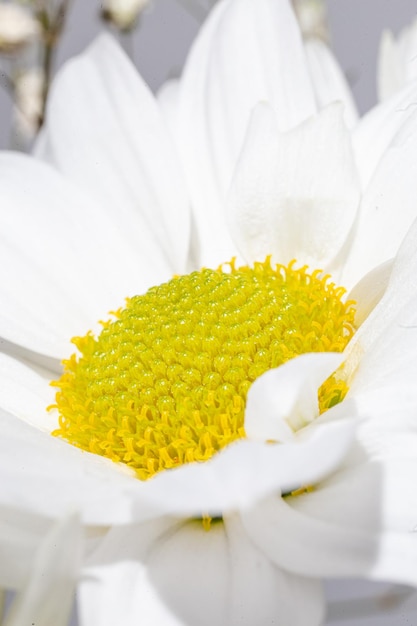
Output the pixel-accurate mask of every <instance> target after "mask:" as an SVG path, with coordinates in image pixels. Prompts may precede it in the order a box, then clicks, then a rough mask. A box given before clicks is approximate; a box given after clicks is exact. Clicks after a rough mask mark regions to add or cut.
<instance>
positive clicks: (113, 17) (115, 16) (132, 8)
mask: <svg viewBox="0 0 417 626" xmlns="http://www.w3.org/2000/svg"><path fill="white" fill-rule="evenodd" d="M149 3H150V0H105V1H104V2H103V12H102V15H103V17H104V19H106V20H108V21H109V22H112V23H113V24H114V25H115V26H117V28H119V29H120V30H129V29H130V28H132V27H133V26H134V25H135V23H136V21H137V19H138V17H139V15H140V14H141V13H142V11H143V9H144V8H145V7H147V6H148V5H149Z"/></svg>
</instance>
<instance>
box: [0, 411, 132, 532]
mask: <svg viewBox="0 0 417 626" xmlns="http://www.w3.org/2000/svg"><path fill="white" fill-rule="evenodd" d="M0 424H1V433H2V436H1V438H0V473H1V476H2V481H1V484H0V506H2V507H10V508H12V509H20V510H21V511H22V513H24V514H25V515H26V514H28V513H29V514H33V515H37V516H41V517H43V518H44V517H50V518H52V519H56V518H58V517H61V516H64V515H66V514H67V513H68V511H69V510H79V511H80V512H81V514H82V517H83V522H85V523H88V522H89V520H90V518H94V520H95V522H97V524H106V523H107V522H108V520H109V517H110V519H111V522H115V523H117V522H119V523H120V522H124V521H126V520H130V519H131V506H132V504H131V496H129V495H128V492H127V491H128V488H129V487H130V485H131V484H132V483H133V484H134V485H135V484H136V482H138V481H136V479H134V478H131V477H130V476H129V475H126V473H123V472H122V471H121V470H119V469H118V468H117V466H115V465H114V464H113V463H111V461H107V460H106V459H104V458H103V457H99V456H97V455H93V454H89V453H88V452H83V451H81V450H79V449H78V448H75V447H74V446H71V445H69V444H67V443H65V442H63V441H61V440H58V439H57V438H55V437H52V436H51V435H49V434H46V433H45V432H41V431H39V430H38V429H35V428H32V427H30V426H29V425H28V424H25V423H24V422H22V421H21V420H19V419H18V418H16V417H11V416H9V415H7V413H4V412H3V411H1V412H0ZM92 513H93V515H92ZM108 514H110V515H108Z"/></svg>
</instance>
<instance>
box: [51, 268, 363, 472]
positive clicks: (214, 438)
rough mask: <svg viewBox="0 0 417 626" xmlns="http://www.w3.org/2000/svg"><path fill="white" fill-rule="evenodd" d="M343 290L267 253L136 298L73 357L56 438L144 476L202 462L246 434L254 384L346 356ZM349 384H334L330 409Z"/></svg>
mask: <svg viewBox="0 0 417 626" xmlns="http://www.w3.org/2000/svg"><path fill="white" fill-rule="evenodd" d="M343 293H344V290H343V289H341V288H337V287H335V285H334V284H333V283H330V282H329V280H328V277H323V276H321V274H320V272H313V273H311V274H309V273H307V270H306V268H305V267H304V268H301V269H295V268H294V267H293V264H290V265H289V266H288V267H284V266H281V265H277V266H274V267H271V264H270V260H269V259H267V260H266V261H265V262H264V263H256V264H255V266H254V267H247V266H245V267H240V268H236V267H235V266H234V263H230V264H228V265H227V266H222V267H221V268H219V269H218V270H208V269H203V270H201V271H199V272H194V273H192V274H189V275H186V276H180V277H176V278H174V279H172V280H171V281H169V282H168V283H165V284H163V285H160V286H159V287H154V288H152V289H150V290H149V291H148V292H147V293H146V294H145V295H143V296H136V297H133V298H131V299H129V300H128V301H127V303H126V307H125V308H124V309H122V310H120V311H119V312H118V313H117V315H116V319H114V320H110V321H109V322H106V323H105V324H103V326H104V327H103V330H102V332H101V334H100V335H99V336H98V337H94V336H93V335H92V334H87V335H86V336H85V337H82V338H79V337H78V338H75V339H73V342H74V343H75V345H76V346H77V348H78V350H79V352H80V355H78V356H76V355H73V356H72V357H71V358H70V359H69V360H68V361H65V362H64V367H65V371H64V374H63V375H62V377H61V379H60V380H59V381H56V382H55V383H53V384H54V385H56V386H57V387H59V391H58V392H57V394H56V406H57V408H58V411H59V414H60V421H59V423H60V428H59V429H58V430H56V431H55V433H54V434H55V435H58V436H60V437H64V438H65V439H67V440H68V441H69V442H71V443H72V444H74V445H76V446H79V447H80V448H83V449H84V450H88V451H90V452H94V453H97V454H101V455H104V456H106V457H108V458H110V459H112V460H114V461H116V462H122V463H125V464H127V465H129V466H130V467H132V468H134V470H135V471H136V473H137V476H138V477H139V478H141V479H146V478H149V477H150V476H153V475H154V474H155V473H156V472H159V471H160V470H163V469H167V468H173V467H176V466H178V465H181V464H183V463H188V462H191V461H205V460H207V459H209V458H210V457H212V456H213V454H215V453H216V452H217V451H218V450H220V449H221V448H223V447H224V446H226V445H227V444H229V443H230V442H232V441H234V440H236V439H239V438H242V437H244V436H245V431H244V409H245V400H246V395H247V392H248V389H249V387H250V385H251V384H252V382H253V381H254V380H255V379H256V378H257V377H258V376H260V375H261V374H263V373H264V372H265V371H267V370H269V369H271V368H274V367H277V366H279V365H281V364H283V363H285V362H286V361H288V360H289V359H291V358H293V357H295V356H297V355H299V354H302V353H306V352H322V351H326V352H328V351H336V352H341V351H342V350H343V349H344V347H345V346H346V344H347V342H348V341H349V339H350V337H351V335H352V333H353V316H354V309H353V307H352V306H351V304H350V303H347V304H346V303H343V301H342V296H343ZM345 391H346V385H345V384H344V383H343V382H341V381H337V380H336V378H335V377H332V378H331V379H329V380H328V381H327V382H326V383H325V385H324V386H323V388H322V391H321V392H320V394H319V397H320V406H321V410H322V411H323V410H326V409H327V408H329V407H330V406H332V405H333V404H335V403H337V402H338V401H340V400H341V399H342V397H343V395H344V393H345Z"/></svg>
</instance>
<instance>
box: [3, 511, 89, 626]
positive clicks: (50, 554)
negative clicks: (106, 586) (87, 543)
mask: <svg viewBox="0 0 417 626" xmlns="http://www.w3.org/2000/svg"><path fill="white" fill-rule="evenodd" d="M81 545H82V541H81V526H80V523H79V520H78V518H77V516H76V515H69V516H68V517H67V518H65V519H63V520H62V521H60V522H58V523H56V524H55V525H54V527H53V528H52V529H51V530H50V531H49V532H48V534H47V535H46V537H45V539H43V541H42V543H41V545H40V546H39V548H38V550H37V553H36V556H35V560H34V563H33V565H32V567H31V571H30V575H29V578H28V580H27V582H26V584H25V586H24V587H23V589H21V590H20V592H19V593H18V594H17V596H16V597H15V599H14V601H13V604H12V606H11V607H10V611H9V613H8V614H7V617H6V620H5V621H4V626H26V624H41V625H42V626H66V625H67V624H68V620H69V617H70V612H71V608H72V603H73V599H74V590H75V584H76V580H77V577H78V573H79V569H80V565H81Z"/></svg>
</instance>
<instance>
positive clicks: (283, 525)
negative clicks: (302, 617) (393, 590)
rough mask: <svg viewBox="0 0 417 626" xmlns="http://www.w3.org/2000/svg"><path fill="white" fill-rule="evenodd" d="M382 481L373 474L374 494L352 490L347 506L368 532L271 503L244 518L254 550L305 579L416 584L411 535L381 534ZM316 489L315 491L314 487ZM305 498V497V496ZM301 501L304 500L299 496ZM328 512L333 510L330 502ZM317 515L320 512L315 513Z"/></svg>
mask: <svg viewBox="0 0 417 626" xmlns="http://www.w3.org/2000/svg"><path fill="white" fill-rule="evenodd" d="M382 480H383V478H382V475H381V474H380V472H378V470H376V472H375V474H374V477H373V482H372V485H371V486H372V489H370V488H369V485H366V489H363V488H357V487H355V489H354V490H351V492H350V498H349V500H348V501H346V500H345V503H344V506H343V509H342V511H343V510H345V509H346V508H347V507H348V506H350V507H353V508H354V510H355V511H356V518H357V519H358V520H359V521H360V520H362V519H363V517H364V516H368V520H369V516H370V519H371V520H373V524H372V529H369V530H366V529H365V530H363V529H361V528H358V527H355V526H353V527H352V525H349V524H348V523H344V522H343V519H341V520H340V522H338V523H334V522H333V523H332V522H331V521H327V520H322V519H320V517H318V518H316V517H315V516H313V514H312V513H310V514H304V513H303V512H302V511H298V510H296V509H295V508H293V507H292V506H291V505H290V504H288V503H287V502H285V500H283V499H282V498H278V497H271V498H269V499H268V500H266V501H265V502H264V503H263V504H262V506H258V507H256V508H254V509H252V510H251V511H249V512H247V513H245V514H244V515H243V522H244V526H245V528H246V530H247V532H248V533H249V535H250V537H251V538H252V540H253V541H254V542H255V544H256V545H257V546H258V547H259V548H261V549H263V550H264V551H265V553H266V554H268V555H269V556H270V558H271V560H272V561H274V562H275V563H276V564H277V565H278V566H281V567H284V568H286V569H288V570H289V571H292V572H294V573H299V574H303V575H305V576H317V577H330V576H331V577H335V576H337V577H341V576H345V577H346V576H364V577H366V578H371V579H375V580H392V581H397V582H404V583H408V584H414V585H415V584H416V581H417V573H416V569H415V563H416V558H417V543H416V542H415V537H414V536H413V535H412V534H411V533H396V532H389V531H387V532H380V531H379V526H378V516H379V493H380V490H381V485H382ZM318 488H319V487H318ZM308 495H309V494H306V496H308ZM298 497H301V498H303V497H305V496H298ZM327 507H333V503H332V501H331V500H329V501H328V502H327ZM316 510H317V513H318V514H319V515H320V508H319V507H317V509H316Z"/></svg>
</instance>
